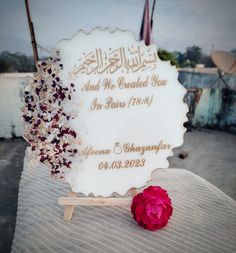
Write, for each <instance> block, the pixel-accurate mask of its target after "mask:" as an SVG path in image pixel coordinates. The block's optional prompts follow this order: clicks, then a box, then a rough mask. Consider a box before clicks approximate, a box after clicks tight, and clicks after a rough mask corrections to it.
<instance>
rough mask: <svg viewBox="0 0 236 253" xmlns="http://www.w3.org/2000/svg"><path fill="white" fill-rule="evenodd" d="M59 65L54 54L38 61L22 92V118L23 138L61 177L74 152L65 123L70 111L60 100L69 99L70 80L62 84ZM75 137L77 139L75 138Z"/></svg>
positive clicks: (70, 131) (72, 135)
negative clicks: (30, 78) (65, 109)
mask: <svg viewBox="0 0 236 253" xmlns="http://www.w3.org/2000/svg"><path fill="white" fill-rule="evenodd" d="M61 69H63V65H62V64H61V63H60V59H59V58H58V57H51V58H49V59H48V60H47V61H43V62H41V63H40V64H38V71H37V72H36V73H35V74H34V80H33V81H32V82H31V83H30V84H29V85H28V86H27V87H26V89H25V94H24V102H25V105H24V108H23V110H22V111H23V121H24V123H25V135H24V137H25V138H26V140H27V141H28V142H29V143H30V144H31V147H32V151H34V153H35V154H36V155H37V156H38V157H39V160H40V161H41V162H42V163H45V164H47V165H49V166H50V168H51V175H52V176H53V177H56V178H63V174H64V171H65V169H67V168H71V165H72V161H73V158H74V157H75V155H76V154H77V148H76V142H78V137H77V134H76V132H75V131H74V130H73V129H71V128H70V127H69V126H68V122H69V120H70V119H73V117H72V116H71V115H69V114H68V113H66V112H65V111H64V106H63V105H64V104H65V102H68V101H69V100H71V95H72V93H73V92H74V91H75V88H74V84H73V83H71V84H70V87H65V86H64V85H63V84H62V81H61V78H60V71H61ZM76 140H77V141H76Z"/></svg>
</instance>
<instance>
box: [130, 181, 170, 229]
mask: <svg viewBox="0 0 236 253" xmlns="http://www.w3.org/2000/svg"><path fill="white" fill-rule="evenodd" d="M172 212H173V208H172V205H171V199H170V198H169V196H168V193H167V191H166V190H164V189H162V188H161V187H160V186H149V187H148V188H146V189H144V191H143V192H142V193H139V194H137V195H136V196H134V198H133V201H132V204H131V213H132V215H133V217H134V219H135V220H136V221H137V223H138V224H139V225H140V226H141V227H143V228H145V229H148V230H157V229H160V228H163V227H165V226H166V225H167V223H168V220H169V218H170V216H171V215H172Z"/></svg>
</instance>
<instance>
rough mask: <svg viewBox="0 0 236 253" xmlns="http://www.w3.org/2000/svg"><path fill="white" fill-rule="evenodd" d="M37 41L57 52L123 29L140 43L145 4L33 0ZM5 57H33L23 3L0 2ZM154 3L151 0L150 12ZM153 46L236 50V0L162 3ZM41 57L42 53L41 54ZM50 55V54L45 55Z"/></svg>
mask: <svg viewBox="0 0 236 253" xmlns="http://www.w3.org/2000/svg"><path fill="white" fill-rule="evenodd" d="M29 2H30V8H31V14H32V18H33V22H34V26H35V33H36V39H37V42H38V43H39V44H40V45H42V46H43V47H46V48H49V49H52V48H53V47H54V46H55V45H56V43H57V42H58V41H59V40H61V39H63V38H70V37H71V36H72V35H73V34H74V33H75V32H76V31H77V30H78V29H83V30H85V31H87V32H89V31H90V30H91V28H93V27H97V26H101V27H108V26H109V27H112V28H115V27H118V28H122V29H128V30H132V31H133V32H134V33H135V36H136V38H138V35H139V31H140V25H141V20H142V15H143V7H144V3H145V0H29ZM0 3H1V5H0V52H1V51H4V50H9V51H10V52H17V51H18V52H22V53H26V54H28V55H30V54H32V49H31V45H30V36H29V30H28V24H27V19H26V12H25V6H24V0H0ZM151 4H152V0H150V8H151ZM152 36H153V41H154V42H155V43H156V44H157V46H158V47H160V48H164V49H167V50H170V51H174V50H177V51H184V50H185V48H186V47H187V46H192V45H197V46H200V47H202V48H203V49H204V52H209V51H210V50H211V49H212V47H213V46H214V49H219V50H228V51H229V50H231V49H234V48H236V0H157V4H156V10H155V17H154V27H153V32H152ZM39 54H40V55H41V51H40V50H39ZM43 54H45V53H43Z"/></svg>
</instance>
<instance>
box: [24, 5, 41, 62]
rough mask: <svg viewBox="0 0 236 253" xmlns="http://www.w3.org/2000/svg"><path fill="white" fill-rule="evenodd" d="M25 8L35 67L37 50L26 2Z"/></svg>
mask: <svg viewBox="0 0 236 253" xmlns="http://www.w3.org/2000/svg"><path fill="white" fill-rule="evenodd" d="M25 7H26V13H27V18H28V24H29V30H30V37H31V44H32V48H33V54H34V65H35V67H36V66H37V61H38V59H39V58H38V50H37V44H36V39H35V34H34V25H33V22H32V19H31V15H30V8H29V2H28V0H25Z"/></svg>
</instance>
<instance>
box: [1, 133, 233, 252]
mask: <svg viewBox="0 0 236 253" xmlns="http://www.w3.org/2000/svg"><path fill="white" fill-rule="evenodd" d="M26 146H27V144H26V142H25V141H24V140H23V139H13V140H0V178H1V180H0V193H1V195H0V196H1V198H0V235H1V236H0V252H4V253H8V252H10V249H11V243H12V239H13V235H14V228H15V220H16V210H17V194H18V187H19V182H20V175H21V171H22V168H23V159H24V153H25V149H26ZM183 151H184V152H187V154H188V155H187V157H186V158H185V159H181V158H179V154H180V153H181V152H183ZM169 161H170V167H172V168H183V169H186V170H190V171H192V172H194V173H195V174H197V175H199V176H201V177H203V178H205V179H206V180H208V181H209V182H211V183H212V184H214V185H215V186H217V187H218V188H220V189H221V190H222V191H223V192H225V193H226V194H228V195H229V196H231V197H232V198H234V199H236V136H235V135H231V134H228V133H225V132H219V131H214V130H201V131H200V130H193V131H191V132H187V133H186V134H185V140H184V145H183V146H182V147H180V148H177V149H175V150H174V156H173V157H171V158H169Z"/></svg>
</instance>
